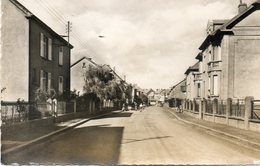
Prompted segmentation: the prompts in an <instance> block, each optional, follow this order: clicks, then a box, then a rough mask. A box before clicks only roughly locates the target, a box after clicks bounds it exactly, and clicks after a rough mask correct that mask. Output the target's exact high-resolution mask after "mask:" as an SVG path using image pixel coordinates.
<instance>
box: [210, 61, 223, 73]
mask: <svg viewBox="0 0 260 166" xmlns="http://www.w3.org/2000/svg"><path fill="white" fill-rule="evenodd" d="M208 67H209V68H208V71H209V72H211V71H220V70H221V61H210V62H209V63H208Z"/></svg>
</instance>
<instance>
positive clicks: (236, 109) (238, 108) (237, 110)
mask: <svg viewBox="0 0 260 166" xmlns="http://www.w3.org/2000/svg"><path fill="white" fill-rule="evenodd" d="M230 116H233V117H241V118H243V117H245V100H244V99H233V100H232V106H231V110H230Z"/></svg>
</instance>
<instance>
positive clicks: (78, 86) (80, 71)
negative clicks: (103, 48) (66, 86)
mask: <svg viewBox="0 0 260 166" xmlns="http://www.w3.org/2000/svg"><path fill="white" fill-rule="evenodd" d="M70 67H71V91H74V90H76V91H77V93H78V95H82V94H83V92H84V90H83V87H84V85H85V76H84V75H85V73H86V71H87V70H88V69H89V67H100V65H98V64H96V63H95V62H94V61H92V59H91V58H88V57H82V58H81V59H79V60H77V61H76V62H74V63H73V64H71V66H70Z"/></svg>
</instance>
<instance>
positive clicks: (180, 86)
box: [168, 79, 186, 107]
mask: <svg viewBox="0 0 260 166" xmlns="http://www.w3.org/2000/svg"><path fill="white" fill-rule="evenodd" d="M184 99H186V79H184V80H182V81H181V82H179V83H177V84H176V85H174V86H173V87H172V88H171V90H170V91H169V95H168V103H169V107H179V106H180V105H181V104H182V101H183V100H184Z"/></svg>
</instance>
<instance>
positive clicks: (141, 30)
mask: <svg viewBox="0 0 260 166" xmlns="http://www.w3.org/2000/svg"><path fill="white" fill-rule="evenodd" d="M18 1H19V2H20V3H21V4H23V5H24V6H25V7H26V8H28V9H29V10H30V11H31V12H32V13H33V14H34V15H36V16H37V17H38V18H40V19H41V20H42V21H43V22H45V23H46V24H47V25H48V26H50V27H51V28H52V29H53V30H54V31H56V32H57V33H58V34H61V35H64V34H65V32H66V28H65V25H66V23H67V21H70V22H72V32H71V38H70V43H71V44H72V45H73V46H74V48H73V50H72V56H71V57H72V58H71V63H73V62H75V61H77V60H78V59H80V58H81V57H83V56H87V57H91V58H92V59H93V60H94V61H95V62H96V63H98V64H109V65H110V66H111V67H115V69H116V72H117V73H118V74H119V75H121V76H122V78H123V75H125V76H126V81H127V82H128V83H135V84H137V85H138V86H139V87H141V88H153V89H159V88H170V87H171V86H173V85H175V84H177V83H178V82H180V81H182V80H183V79H184V78H185V75H184V72H185V71H186V69H187V68H188V67H189V66H192V65H193V64H195V63H196V59H195V57H196V55H197V54H198V53H199V50H198V47H199V46H200V44H201V43H202V42H203V40H204V39H205V37H206V26H207V23H208V21H209V20H211V19H230V18H232V17H233V16H235V15H236V14H237V12H238V8H237V6H238V4H239V0H55V1H54V0H18ZM243 2H245V3H247V4H250V3H252V2H253V0H243ZM99 36H104V37H99Z"/></svg>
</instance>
